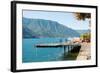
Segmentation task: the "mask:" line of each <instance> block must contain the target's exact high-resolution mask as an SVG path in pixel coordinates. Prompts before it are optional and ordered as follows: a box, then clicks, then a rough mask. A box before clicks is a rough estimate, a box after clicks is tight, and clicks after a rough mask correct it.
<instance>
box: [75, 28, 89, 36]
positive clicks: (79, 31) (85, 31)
mask: <svg viewBox="0 0 100 73" xmlns="http://www.w3.org/2000/svg"><path fill="white" fill-rule="evenodd" d="M76 31H77V32H78V33H79V34H80V35H81V34H84V33H89V30H88V29H87V30H76Z"/></svg>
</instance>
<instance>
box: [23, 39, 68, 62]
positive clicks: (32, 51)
mask: <svg viewBox="0 0 100 73" xmlns="http://www.w3.org/2000/svg"><path fill="white" fill-rule="evenodd" d="M65 41H67V40H66V39H65V38H63V39H62V38H32V39H30V38H28V39H27V38H24V39H23V41H22V62H23V63H30V62H46V61H61V60H62V59H61V56H62V55H63V53H64V49H63V47H59V48H37V47H35V45H36V44H43V43H46V44H47V43H58V42H65ZM66 52H67V50H66Z"/></svg>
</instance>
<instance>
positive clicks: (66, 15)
mask: <svg viewBox="0 0 100 73" xmlns="http://www.w3.org/2000/svg"><path fill="white" fill-rule="evenodd" d="M23 17H25V18H32V19H46V20H52V21H56V22H58V23H60V24H62V25H65V26H67V27H69V28H72V29H75V30H87V29H89V20H85V21H83V20H80V21H79V20H77V19H76V18H75V15H74V13H72V12H54V11H32V10H23Z"/></svg>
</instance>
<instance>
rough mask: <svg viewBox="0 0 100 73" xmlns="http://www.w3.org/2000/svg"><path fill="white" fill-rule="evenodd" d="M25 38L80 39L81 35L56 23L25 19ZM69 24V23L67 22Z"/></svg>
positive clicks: (23, 20) (23, 21)
mask: <svg viewBox="0 0 100 73" xmlns="http://www.w3.org/2000/svg"><path fill="white" fill-rule="evenodd" d="M22 23H23V38H40V37H65V38H67V37H79V33H78V32H77V31H75V30H73V29H71V28H69V27H66V26H64V25H62V24H60V23H58V22H56V21H51V20H45V19H31V18H23V19H22ZM66 23H67V22H66Z"/></svg>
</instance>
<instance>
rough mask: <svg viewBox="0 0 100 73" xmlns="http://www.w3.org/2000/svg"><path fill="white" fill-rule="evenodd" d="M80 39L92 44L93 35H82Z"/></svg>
mask: <svg viewBox="0 0 100 73" xmlns="http://www.w3.org/2000/svg"><path fill="white" fill-rule="evenodd" d="M80 38H81V39H82V40H83V41H88V42H90V39H91V34H90V33H85V34H82V35H81V36H80Z"/></svg>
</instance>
